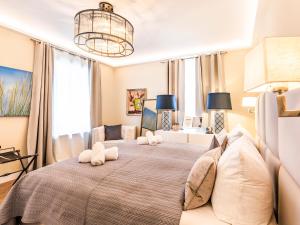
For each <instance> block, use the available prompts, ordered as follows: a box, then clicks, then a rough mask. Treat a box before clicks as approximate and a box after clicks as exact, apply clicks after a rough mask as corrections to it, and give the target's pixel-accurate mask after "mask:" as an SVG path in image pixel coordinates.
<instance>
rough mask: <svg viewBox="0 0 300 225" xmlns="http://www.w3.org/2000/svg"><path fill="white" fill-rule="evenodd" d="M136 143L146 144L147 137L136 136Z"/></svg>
mask: <svg viewBox="0 0 300 225" xmlns="http://www.w3.org/2000/svg"><path fill="white" fill-rule="evenodd" d="M137 144H138V145H148V144H149V142H148V138H147V137H138V138H137Z"/></svg>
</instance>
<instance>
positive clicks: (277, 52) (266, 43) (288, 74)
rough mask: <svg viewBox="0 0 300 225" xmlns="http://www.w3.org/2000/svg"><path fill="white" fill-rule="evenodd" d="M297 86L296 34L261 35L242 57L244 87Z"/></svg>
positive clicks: (299, 47)
mask: <svg viewBox="0 0 300 225" xmlns="http://www.w3.org/2000/svg"><path fill="white" fill-rule="evenodd" d="M276 86H277V87H278V86H284V87H288V88H289V89H293V88H295V87H299V86H300V37H275V38H265V39H264V40H263V41H262V42H261V43H260V44H259V45H257V46H256V47H255V48H253V49H252V50H251V51H250V52H249V53H248V54H247V55H246V58H245V81H244V90H245V91H251V92H262V91H266V90H268V88H270V87H276Z"/></svg>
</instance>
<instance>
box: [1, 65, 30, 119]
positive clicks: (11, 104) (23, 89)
mask: <svg viewBox="0 0 300 225" xmlns="http://www.w3.org/2000/svg"><path fill="white" fill-rule="evenodd" d="M31 90H32V73H31V72H28V71H24V70H18V69H14V68H9V67H4V66H0V116H2V117H3V116H7V117H9V116H29V113H30V101H31Z"/></svg>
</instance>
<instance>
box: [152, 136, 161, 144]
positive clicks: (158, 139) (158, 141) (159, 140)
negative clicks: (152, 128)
mask: <svg viewBox="0 0 300 225" xmlns="http://www.w3.org/2000/svg"><path fill="white" fill-rule="evenodd" d="M154 137H155V138H156V142H157V143H158V144H160V143H162V142H163V137H162V136H161V135H155V136H154Z"/></svg>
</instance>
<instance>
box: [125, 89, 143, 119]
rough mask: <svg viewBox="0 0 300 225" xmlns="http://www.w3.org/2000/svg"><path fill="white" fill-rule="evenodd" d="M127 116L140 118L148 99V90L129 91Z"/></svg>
mask: <svg viewBox="0 0 300 225" xmlns="http://www.w3.org/2000/svg"><path fill="white" fill-rule="evenodd" d="M126 98H127V100H126V101H127V115H128V116H137V115H138V116H140V115H142V108H143V107H142V105H143V101H144V100H145V99H146V98H147V89H146V88H139V89H127V95H126Z"/></svg>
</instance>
